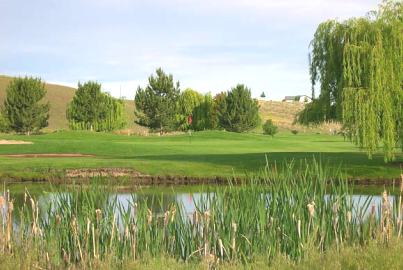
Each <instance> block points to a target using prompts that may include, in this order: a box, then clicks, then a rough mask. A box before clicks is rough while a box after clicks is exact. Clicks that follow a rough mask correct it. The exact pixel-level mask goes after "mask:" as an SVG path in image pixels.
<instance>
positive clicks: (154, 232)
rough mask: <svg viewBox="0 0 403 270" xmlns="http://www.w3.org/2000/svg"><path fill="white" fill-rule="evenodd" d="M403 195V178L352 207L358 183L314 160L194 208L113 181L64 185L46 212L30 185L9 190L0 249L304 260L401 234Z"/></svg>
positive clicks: (215, 194)
mask: <svg viewBox="0 0 403 270" xmlns="http://www.w3.org/2000/svg"><path fill="white" fill-rule="evenodd" d="M402 192H403V176H402V186H401V189H400V196H399V198H398V200H394V201H393V202H391V201H390V200H389V198H388V194H387V193H386V191H385V192H384V194H383V199H382V202H381V204H380V205H373V204H371V200H370V199H367V200H366V201H364V202H362V203H361V204H359V205H358V204H353V201H352V196H351V195H352V188H351V187H350V186H349V185H348V184H347V182H346V180H345V179H344V178H343V176H342V175H341V174H340V172H339V171H329V170H328V169H326V166H323V165H322V164H321V163H320V162H318V161H315V160H313V161H309V162H302V163H300V164H295V163H292V162H291V163H288V164H286V165H283V166H280V167H276V166H272V167H269V166H266V168H265V169H264V170H263V171H262V172H261V173H259V175H256V176H250V177H249V180H248V181H246V182H244V183H241V184H240V185H233V184H232V183H231V181H229V184H228V185H227V186H225V187H217V186H208V187H206V193H205V196H202V197H201V198H200V199H199V200H198V201H197V202H196V211H194V212H193V213H186V212H185V210H184V207H183V205H181V204H179V203H173V204H171V205H169V206H168V207H166V206H165V208H164V203H163V201H162V197H161V199H155V197H154V199H153V200H156V201H151V200H148V199H145V200H139V199H137V196H136V195H135V194H133V195H132V196H131V199H130V200H129V202H128V204H122V203H121V202H119V201H118V200H117V197H116V195H113V194H114V191H113V189H112V188H111V187H108V186H99V185H91V186H84V187H83V186H81V187H77V188H74V189H72V191H70V192H66V191H65V190H61V191H57V192H56V193H55V196H54V197H53V198H52V199H51V201H50V202H49V205H48V207H47V209H42V208H41V207H39V205H38V201H37V200H36V199H35V198H33V197H32V196H30V194H29V191H26V193H25V198H24V203H23V205H22V206H21V207H20V208H19V209H14V206H13V199H12V194H10V193H9V192H7V191H5V192H4V196H1V197H0V211H1V215H0V225H1V228H0V253H3V254H8V255H9V256H13V255H14V254H16V253H18V252H19V253H21V252H23V251H24V250H32V249H34V250H35V251H36V252H35V254H36V255H35V256H37V257H38V258H37V261H38V262H41V263H42V266H43V267H47V268H49V267H52V266H71V265H76V266H77V265H79V266H90V267H91V266H94V265H96V263H97V262H102V261H103V260H107V259H108V260H110V259H111V258H112V260H114V263H116V264H120V263H122V262H128V261H129V262H132V261H138V260H142V259H143V258H149V257H160V256H164V257H166V256H167V257H171V258H174V259H176V260H179V261H184V262H196V263H197V262H200V261H205V262H206V261H207V262H208V264H209V265H210V266H216V265H220V263H228V262H236V263H239V262H241V263H245V264H248V263H251V262H252V263H253V261H254V260H255V258H261V257H264V258H267V260H268V261H269V262H270V261H271V260H272V259H273V258H276V257H278V256H286V257H288V258H290V259H291V260H294V261H296V262H298V261H300V260H301V259H302V258H303V257H304V254H305V253H306V250H307V249H308V248H309V247H314V248H315V249H316V250H317V251H318V252H324V251H326V250H327V249H329V248H331V247H334V246H336V248H337V249H341V248H343V247H346V246H356V245H366V244H367V243H369V242H370V241H373V240H375V241H377V242H379V243H381V244H384V245H388V244H389V243H390V242H391V239H392V238H393V239H395V238H396V239H399V238H400V237H401V230H402V196H401V195H402ZM127 205H128V207H127ZM15 213H18V222H17V221H16V220H13V219H15Z"/></svg>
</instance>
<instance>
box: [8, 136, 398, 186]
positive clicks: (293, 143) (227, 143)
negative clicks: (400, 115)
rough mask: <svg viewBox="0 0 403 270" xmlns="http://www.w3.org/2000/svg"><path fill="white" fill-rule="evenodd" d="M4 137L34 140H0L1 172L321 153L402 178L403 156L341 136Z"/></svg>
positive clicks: (240, 161) (149, 170) (249, 167)
mask: <svg viewBox="0 0 403 270" xmlns="http://www.w3.org/2000/svg"><path fill="white" fill-rule="evenodd" d="M0 139H7V140H26V141H31V142H33V144H27V145H0V155H3V156H0V178H1V177H5V176H12V177H15V178H20V177H21V178H35V177H47V176H49V173H50V172H51V173H55V174H58V175H61V176H63V172H64V170H65V169H74V168H131V169H134V170H136V171H139V172H140V173H142V174H150V175H162V176H165V175H173V176H195V177H196V176H197V177H213V176H224V177H225V176H232V175H233V174H235V175H241V176H242V175H245V173H247V172H256V171H258V170H259V169H260V168H262V167H263V166H264V165H265V164H266V160H265V155H266V154H267V158H268V161H269V163H274V162H276V163H282V162H284V161H286V160H287V161H290V160H292V159H294V160H296V161H298V160H301V159H312V157H313V156H314V157H316V158H317V159H321V160H322V162H324V163H328V164H329V165H330V166H333V167H339V166H342V168H343V171H344V172H345V173H346V174H347V175H348V176H349V177H352V178H366V179H368V178H387V179H392V178H399V175H400V164H402V163H403V156H402V154H399V155H398V156H397V159H396V161H395V162H393V163H389V164H385V163H384V160H383V155H382V154H381V153H379V154H376V155H374V157H373V159H372V160H369V159H368V158H367V156H366V154H365V152H363V151H361V150H360V149H358V148H357V147H356V146H354V145H353V144H352V143H350V142H345V141H344V140H343V138H342V137H340V136H331V135H320V134H302V133H300V134H297V135H293V134H291V133H280V134H278V135H276V136H275V137H274V138H271V137H270V136H264V135H260V134H250V133H248V134H237V133H228V132H222V131H208V132H197V133H193V134H192V136H191V138H189V136H188V135H177V136H162V137H159V136H150V137H138V136H123V135H114V134H110V133H93V132H70V131H68V132H67V131H66V132H58V133H51V134H45V135H37V136H29V137H28V136H19V135H0ZM69 153H70V154H71V153H74V154H77V153H80V154H86V155H93V156H92V157H35V158H33V157H28V158H27V157H6V156H4V155H10V154H69Z"/></svg>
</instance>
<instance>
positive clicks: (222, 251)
mask: <svg viewBox="0 0 403 270" xmlns="http://www.w3.org/2000/svg"><path fill="white" fill-rule="evenodd" d="M218 247H219V248H220V256H221V258H223V257H224V245H223V243H222V240H221V238H219V239H218Z"/></svg>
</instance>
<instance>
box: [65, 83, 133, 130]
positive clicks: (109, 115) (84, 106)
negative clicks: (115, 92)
mask: <svg viewBox="0 0 403 270" xmlns="http://www.w3.org/2000/svg"><path fill="white" fill-rule="evenodd" d="M66 115H67V120H68V121H69V126H70V128H71V129H73V130H95V131H111V130H115V129H119V128H123V127H124V126H125V124H126V119H125V115H124V104H123V101H122V100H118V99H115V98H113V97H111V96H110V95H109V94H107V93H103V92H101V85H100V84H99V83H96V82H91V81H89V82H86V83H84V84H81V83H79V84H78V89H77V91H76V93H75V95H74V97H73V100H72V101H71V102H70V104H69V106H68V108H67V113H66Z"/></svg>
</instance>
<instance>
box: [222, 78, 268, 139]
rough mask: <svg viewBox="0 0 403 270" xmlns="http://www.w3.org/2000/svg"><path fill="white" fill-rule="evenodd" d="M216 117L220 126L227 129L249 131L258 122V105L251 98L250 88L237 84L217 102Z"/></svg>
mask: <svg viewBox="0 0 403 270" xmlns="http://www.w3.org/2000/svg"><path fill="white" fill-rule="evenodd" d="M218 117H219V123H220V126H221V127H223V128H224V129H225V130H227V131H234V132H245V131H249V130H251V129H254V128H255V127H256V126H257V125H258V124H259V122H260V118H259V105H258V102H257V100H255V99H252V96H251V91H250V89H249V88H247V87H246V86H244V85H242V84H238V85H237V86H236V87H234V88H232V89H231V91H229V92H227V93H225V96H224V98H222V100H221V101H220V102H219V103H218Z"/></svg>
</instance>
